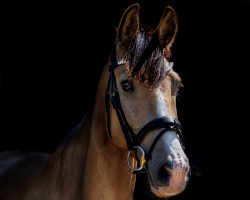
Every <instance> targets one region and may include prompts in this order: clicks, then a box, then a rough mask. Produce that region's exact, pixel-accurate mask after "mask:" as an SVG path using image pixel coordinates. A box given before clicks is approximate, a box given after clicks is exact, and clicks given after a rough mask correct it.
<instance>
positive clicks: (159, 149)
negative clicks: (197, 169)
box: [147, 131, 190, 197]
mask: <svg viewBox="0 0 250 200" xmlns="http://www.w3.org/2000/svg"><path fill="white" fill-rule="evenodd" d="M162 137H163V138H162V140H160V141H159V143H158V144H157V145H156V147H155V149H154V151H153V152H152V159H151V160H150V161H149V162H148V169H147V172H148V179H149V182H150V185H151V189H152V192H153V193H155V194H156V195H157V196H161V197H169V196H173V195H176V194H179V193H180V192H182V191H183V190H184V189H185V187H186V183H187V181H188V175H189V170H190V166H189V162H188V158H187V157H186V155H185V153H184V151H183V149H182V147H181V144H180V142H179V140H178V138H177V136H176V134H175V133H174V132H171V131H170V132H166V133H165V134H164V135H163V136H162Z"/></svg>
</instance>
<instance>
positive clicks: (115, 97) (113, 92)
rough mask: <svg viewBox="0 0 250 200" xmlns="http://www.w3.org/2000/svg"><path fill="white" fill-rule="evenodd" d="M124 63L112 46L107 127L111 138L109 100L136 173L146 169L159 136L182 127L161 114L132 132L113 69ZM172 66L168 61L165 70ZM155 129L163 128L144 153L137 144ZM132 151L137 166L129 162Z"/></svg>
mask: <svg viewBox="0 0 250 200" xmlns="http://www.w3.org/2000/svg"><path fill="white" fill-rule="evenodd" d="M124 63H125V62H124V61H120V62H116V48H115V46H114V48H113V51H112V54H111V64H110V65H109V66H108V70H109V73H110V74H109V80H108V85H107V90H106V96H105V108H106V113H107V127H108V132H109V136H110V138H111V139H112V135H111V129H110V126H111V125H110V103H109V102H110V101H111V103H112V105H113V108H114V109H115V110H116V114H117V117H118V119H119V122H120V126H121V128H122V131H123V134H124V137H125V139H126V142H127V146H128V149H129V153H128V157H127V158H128V165H129V167H130V168H131V169H132V170H133V171H134V172H133V173H135V174H137V173H143V172H145V171H146V170H145V169H144V165H146V164H147V162H148V161H149V160H150V159H151V154H152V151H153V149H154V147H155V146H156V144H157V142H158V141H159V139H160V138H161V136H162V135H163V134H164V133H165V132H166V131H175V132H176V133H177V134H178V135H179V136H182V127H181V123H180V122H179V120H178V119H176V118H174V117H172V116H169V115H168V116H161V117H159V118H156V119H153V120H152V121H150V122H149V123H147V124H146V125H145V126H144V127H143V128H142V129H141V130H140V131H139V132H138V133H137V134H135V133H134V132H133V130H132V128H131V127H130V126H129V124H128V121H127V120H126V117H125V115H124V112H123V109H122V105H121V101H120V96H119V91H118V89H117V85H116V80H115V73H114V69H115V68H117V67H118V66H120V65H122V64H124ZM172 67H173V63H170V65H169V67H168V69H167V70H170V69H171V68H172ZM156 129H163V130H162V131H161V132H160V133H159V134H158V135H157V137H156V138H155V139H154V141H153V143H152V145H151V147H150V149H149V151H148V152H147V154H145V152H144V150H143V148H142V147H140V146H139V145H140V144H141V143H142V141H143V139H144V138H145V137H146V136H147V134H148V133H150V132H151V131H153V130H156ZM138 150H139V151H140V152H141V153H140V158H138V156H137V154H138ZM132 151H135V152H136V153H135V155H136V156H135V157H136V159H137V161H139V167H138V168H133V167H132V166H131V165H130V163H129V156H130V154H131V152H132Z"/></svg>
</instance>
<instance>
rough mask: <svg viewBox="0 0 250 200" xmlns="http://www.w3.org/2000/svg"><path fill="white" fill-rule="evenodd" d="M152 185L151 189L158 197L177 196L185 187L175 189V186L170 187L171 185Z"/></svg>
mask: <svg viewBox="0 0 250 200" xmlns="http://www.w3.org/2000/svg"><path fill="white" fill-rule="evenodd" d="M150 187H151V191H152V192H153V193H154V194H155V195H156V196H158V197H172V196H175V195H177V194H179V193H181V192H182V191H183V190H184V189H185V187H183V188H182V189H180V188H179V189H178V190H176V189H174V188H169V187H158V188H156V187H153V186H150Z"/></svg>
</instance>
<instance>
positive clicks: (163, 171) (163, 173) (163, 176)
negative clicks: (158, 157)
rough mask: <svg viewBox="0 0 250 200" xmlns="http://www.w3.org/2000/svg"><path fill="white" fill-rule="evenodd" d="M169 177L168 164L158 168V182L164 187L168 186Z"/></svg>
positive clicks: (169, 167) (169, 168)
mask: <svg viewBox="0 0 250 200" xmlns="http://www.w3.org/2000/svg"><path fill="white" fill-rule="evenodd" d="M170 176H171V165H170V164H169V163H164V164H163V165H162V166H161V167H160V168H159V181H160V182H161V183H163V184H164V185H168V184H169V179H170Z"/></svg>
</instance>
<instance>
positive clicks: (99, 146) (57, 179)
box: [29, 88, 135, 200]
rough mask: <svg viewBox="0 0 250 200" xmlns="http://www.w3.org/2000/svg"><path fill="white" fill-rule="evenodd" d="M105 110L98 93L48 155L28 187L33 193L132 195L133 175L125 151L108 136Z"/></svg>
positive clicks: (92, 197)
mask: <svg viewBox="0 0 250 200" xmlns="http://www.w3.org/2000/svg"><path fill="white" fill-rule="evenodd" d="M99 90H100V88H99ZM101 90H102V89H101ZM98 94H100V91H99V93H98ZM103 94H104V92H103ZM105 114H106V113H105V105H104V95H103V96H102V95H99V97H97V98H96V104H95V107H94V111H93V112H90V113H89V115H88V116H87V117H86V119H85V120H84V122H82V123H80V124H79V125H78V126H77V127H76V128H75V129H74V130H73V131H72V133H71V134H70V136H69V137H68V138H67V139H66V140H65V142H63V144H62V145H60V147H59V148H58V149H57V150H56V151H55V153H54V154H52V156H51V157H50V158H49V160H48V163H47V165H46V167H45V168H44V170H42V172H41V173H40V174H39V176H38V177H37V179H36V181H35V182H34V184H33V186H32V187H31V190H30V191H29V192H30V193H33V196H34V195H35V196H36V198H37V196H42V198H41V199H53V200H54V199H60V200H63V199H79V200H80V199H84V200H98V199H102V200H106V199H107V200H113V199H120V200H123V199H124V200H130V199H132V194H133V190H134V185H135V175H132V172H131V170H130V169H129V167H128V165H127V163H126V156H127V151H126V150H124V149H120V148H117V147H116V146H115V145H114V144H112V142H111V141H110V139H109V138H108V135H107V133H106V122H105ZM48 185H49V186H48ZM38 191H40V192H41V193H42V194H39V193H38ZM31 196H32V195H31ZM31 199H32V197H31Z"/></svg>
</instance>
